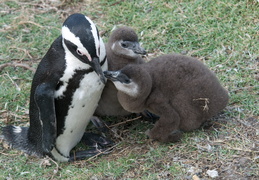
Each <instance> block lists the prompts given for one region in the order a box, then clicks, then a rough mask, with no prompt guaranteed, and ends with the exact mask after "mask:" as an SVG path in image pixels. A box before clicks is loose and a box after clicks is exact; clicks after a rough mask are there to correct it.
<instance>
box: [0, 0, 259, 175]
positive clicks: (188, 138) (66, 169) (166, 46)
mask: <svg viewBox="0 0 259 180" xmlns="http://www.w3.org/2000/svg"><path fill="white" fill-rule="evenodd" d="M258 4H259V2H258V1H257V0H244V1H238V0H219V1H206V0H194V1H190V0H176V1H166V0H163V1H156V0H154V1H148V0H146V1H138V0H136V1H123V0H121V1H120V0H117V1H116V0H110V1H105V0H92V1H90V0H70V1H69V0H64V1H59V0H52V1H46V0H36V1H26V0H25V1H18V0H3V2H2V3H1V5H0V15H1V19H0V38H1V44H0V82H1V85H0V95H1V96H0V126H1V127H2V126H5V125H7V124H15V125H19V126H28V125H29V123H28V121H29V119H28V113H29V112H28V111H29V110H28V107H29V91H30V85H31V81H32V77H33V74H34V70H35V69H36V67H37V64H38V63H39V61H40V59H41V58H42V57H43V56H44V54H45V53H46V51H47V50H48V48H49V46H50V44H51V43H52V42H53V41H54V39H55V38H56V37H58V36H59V35H60V28H61V25H62V22H63V21H64V20H65V18H66V17H67V16H68V15H70V14H72V13H74V12H81V13H84V14H86V15H87V16H89V17H90V18H91V19H92V20H93V21H94V22H95V23H96V25H97V26H98V28H99V30H100V33H101V35H102V37H103V39H104V41H105V42H107V38H108V37H109V35H110V32H111V31H112V29H113V28H115V26H120V25H127V26H131V27H133V28H134V29H135V30H136V32H137V34H138V35H139V39H140V42H141V43H142V46H143V47H145V48H146V50H147V51H148V56H147V57H145V59H146V60H147V61H148V60H150V59H152V58H153V57H156V56H159V55H162V54H168V53H181V54H186V55H188V56H193V57H196V58H198V59H199V60H201V61H202V62H203V63H205V64H206V65H207V66H208V67H209V68H210V69H211V70H212V71H214V72H215V73H216V74H217V76H218V77H219V79H220V81H221V83H222V85H223V86H224V87H225V88H226V89H227V90H228V91H229V95H230V102H229V104H228V106H227V107H226V108H225V109H224V111H223V112H221V113H220V114H219V115H218V116H216V117H214V118H213V119H211V120H209V121H208V122H207V123H206V124H204V125H203V126H202V127H201V128H200V129H198V130H195V131H193V132H189V133H185V134H184V137H183V139H182V140H181V141H180V142H177V143H171V144H161V143H158V142H156V141H152V140H150V139H147V138H146V135H145V131H146V130H147V129H148V128H151V127H152V126H153V124H152V123H151V122H148V121H145V120H144V119H143V118H142V117H139V116H137V118H136V116H135V117H128V118H121V117H120V118H119V117H117V118H110V117H107V118H104V120H105V121H106V122H107V123H108V124H109V126H110V129H111V132H110V133H109V134H110V137H111V138H112V139H113V140H114V141H115V142H116V143H117V144H116V145H115V146H114V147H113V150H112V152H110V153H109V154H107V155H102V156H99V157H96V158H91V159H88V160H83V161H78V162H73V163H57V162H55V161H53V160H51V159H49V158H44V159H40V158H37V157H32V156H28V155H26V154H23V153H22V152H20V151H17V150H13V149H10V147H8V146H7V145H6V144H5V143H4V141H3V140H2V137H1V145H0V169H1V171H0V179H18V178H19V179H36V178H37V179H39V178H40V179H193V180H197V179H242V180H243V179H244V180H248V179H249V180H250V179H259V138H258V136H259V122H258V121H259V109H258V107H259V104H258V101H259V98H258V97H259V96H258V95H259V85H258V84H259V83H258V81H259V74H258V65H259V53H258V47H259V41H258V37H259V15H258V8H259V5H258ZM87 130H94V128H91V127H88V128H87ZM82 148H85V147H83V146H82V145H78V146H77V147H76V150H78V149H82ZM214 176H215V177H214Z"/></svg>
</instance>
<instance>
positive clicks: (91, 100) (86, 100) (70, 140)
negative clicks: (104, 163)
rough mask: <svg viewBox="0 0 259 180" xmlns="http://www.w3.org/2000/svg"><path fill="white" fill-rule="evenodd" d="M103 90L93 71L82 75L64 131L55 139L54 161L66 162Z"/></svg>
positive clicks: (102, 85) (66, 118)
mask: <svg viewBox="0 0 259 180" xmlns="http://www.w3.org/2000/svg"><path fill="white" fill-rule="evenodd" d="M103 88H104V84H103V83H102V82H101V80H100V78H99V77H98V75H97V74H96V73H95V72H94V71H93V72H91V73H88V74H86V75H84V78H83V79H82V81H81V82H80V86H79V88H78V89H76V91H75V92H74V94H73V97H72V102H71V105H70V107H69V110H68V115H67V116H66V117H65V125H64V131H63V133H62V134H61V135H59V136H58V138H57V139H56V144H55V148H53V150H52V151H51V153H52V155H53V156H54V158H55V159H56V160H58V161H67V160H68V157H69V154H70V150H71V149H72V148H73V147H74V146H75V145H76V144H77V143H78V142H79V141H80V140H81V138H82V136H83V134H84V132H85V128H86V126H87V125H88V123H89V121H90V118H91V117H92V115H93V113H94V111H95V109H96V107H97V104H98V101H99V99H100V97H101V93H102V90H103ZM57 93H58V92H57ZM57 150H58V151H59V152H58V151H57Z"/></svg>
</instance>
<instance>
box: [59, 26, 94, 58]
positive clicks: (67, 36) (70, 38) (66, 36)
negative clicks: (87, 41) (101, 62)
mask: <svg viewBox="0 0 259 180" xmlns="http://www.w3.org/2000/svg"><path fill="white" fill-rule="evenodd" d="M62 37H63V38H64V39H66V40H68V41H70V42H72V43H73V44H75V45H76V46H77V47H78V49H77V50H79V51H80V52H81V54H83V55H86V56H87V57H89V56H90V55H89V52H88V51H87V49H86V48H85V47H84V46H83V44H82V43H81V41H80V39H79V37H76V36H75V35H74V34H73V33H72V32H71V31H70V30H69V28H68V27H67V26H63V27H62ZM63 44H64V43H63ZM77 53H78V51H77ZM78 54H79V53H78ZM90 59H91V58H90ZM90 59H89V60H90Z"/></svg>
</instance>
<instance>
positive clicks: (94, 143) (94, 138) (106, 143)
mask: <svg viewBox="0 0 259 180" xmlns="http://www.w3.org/2000/svg"><path fill="white" fill-rule="evenodd" d="M81 142H82V143H83V144H85V145H87V146H89V147H101V148H104V147H110V146H113V145H114V142H113V141H112V140H110V139H109V138H107V137H104V136H102V135H100V134H96V133H92V132H85V133H84V135H83V137H82V139H81Z"/></svg>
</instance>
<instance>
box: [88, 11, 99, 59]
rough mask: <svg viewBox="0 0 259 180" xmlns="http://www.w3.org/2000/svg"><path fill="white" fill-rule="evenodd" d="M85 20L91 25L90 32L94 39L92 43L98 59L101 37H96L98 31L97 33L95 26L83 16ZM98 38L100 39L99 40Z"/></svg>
mask: <svg viewBox="0 0 259 180" xmlns="http://www.w3.org/2000/svg"><path fill="white" fill-rule="evenodd" d="M85 18H86V19H87V21H89V23H90V24H91V28H92V30H91V32H92V35H93V37H94V43H95V49H96V55H97V56H98V57H100V53H99V52H100V40H101V37H100V36H99V35H98V31H97V28H96V26H95V24H94V23H93V21H92V20H91V19H89V18H88V17H87V16H85ZM99 38H100V39H99Z"/></svg>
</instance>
